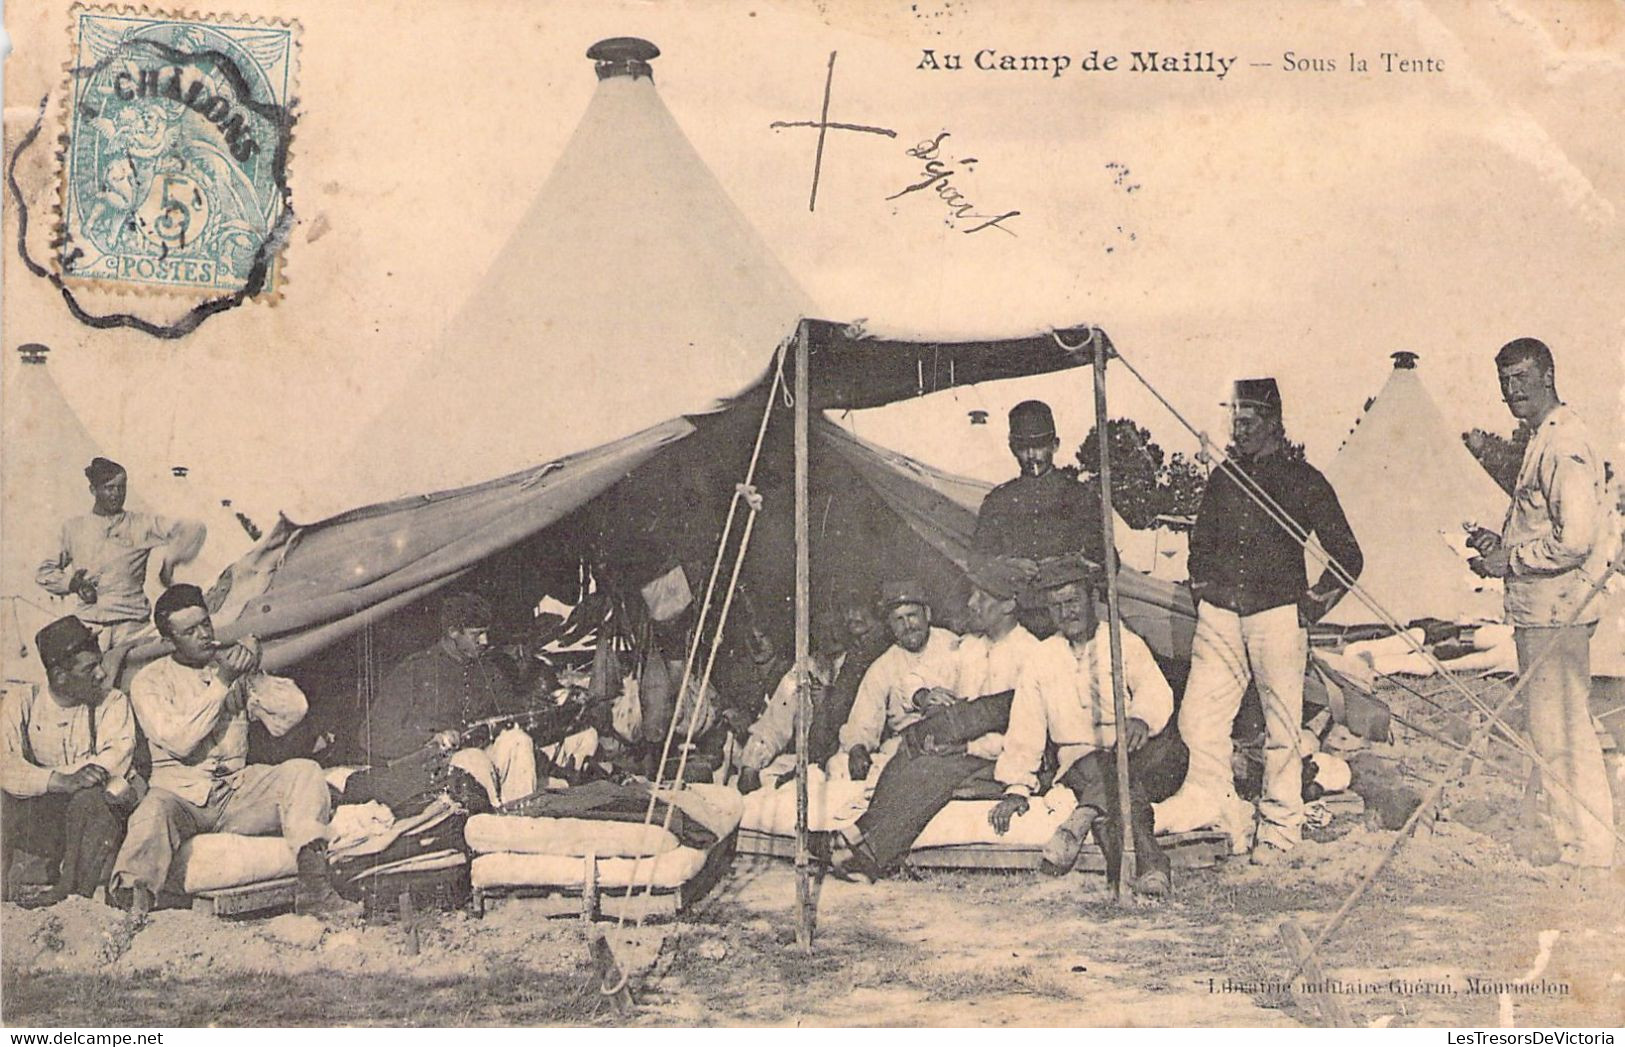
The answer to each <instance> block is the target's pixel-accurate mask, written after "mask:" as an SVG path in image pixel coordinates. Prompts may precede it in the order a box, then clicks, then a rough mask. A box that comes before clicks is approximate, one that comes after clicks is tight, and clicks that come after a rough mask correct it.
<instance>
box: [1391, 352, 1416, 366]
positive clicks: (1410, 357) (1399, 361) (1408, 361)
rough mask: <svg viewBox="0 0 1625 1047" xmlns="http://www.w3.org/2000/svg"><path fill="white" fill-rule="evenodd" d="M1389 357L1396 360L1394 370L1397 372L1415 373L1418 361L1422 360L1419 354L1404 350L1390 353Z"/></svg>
mask: <svg viewBox="0 0 1625 1047" xmlns="http://www.w3.org/2000/svg"><path fill="white" fill-rule="evenodd" d="M1388 355H1389V356H1391V357H1393V358H1394V370H1396V371H1414V370H1416V361H1417V360H1418V359H1420V356H1419V354H1417V353H1412V352H1407V351H1404V350H1401V351H1400V352H1397V353H1389V354H1388Z"/></svg>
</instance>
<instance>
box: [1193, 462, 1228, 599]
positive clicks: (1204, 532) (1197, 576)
mask: <svg viewBox="0 0 1625 1047" xmlns="http://www.w3.org/2000/svg"><path fill="white" fill-rule="evenodd" d="M1223 476H1224V470H1223V468H1222V467H1221V468H1218V469H1214V470H1213V472H1212V473H1211V474H1210V476H1209V477H1208V482H1207V488H1206V489H1205V490H1203V492H1202V502H1201V505H1199V506H1198V507H1197V510H1196V523H1195V524H1194V525H1193V526H1192V527H1191V537H1190V542H1189V544H1188V549H1187V556H1186V559H1185V565H1186V566H1185V570H1186V573H1187V574H1189V575H1190V580H1191V590H1192V591H1193V592H1195V593H1196V594H1197V595H1198V596H1200V595H1201V592H1202V588H1203V587H1204V586H1206V585H1207V584H1208V582H1209V581H1211V580H1212V561H1213V556H1214V552H1215V549H1214V547H1215V545H1216V540H1215V535H1214V532H1215V531H1216V530H1217V529H1218V519H1217V518H1218V515H1219V499H1218V497H1217V496H1216V494H1215V491H1216V488H1217V487H1218V485H1219V484H1221V483H1224V482H1225V481H1224V479H1223Z"/></svg>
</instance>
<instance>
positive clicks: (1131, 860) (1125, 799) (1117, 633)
mask: <svg viewBox="0 0 1625 1047" xmlns="http://www.w3.org/2000/svg"><path fill="white" fill-rule="evenodd" d="M1106 353H1107V343H1106V340H1105V339H1104V337H1102V336H1100V335H1098V334H1097V335H1096V336H1095V371H1094V373H1095V438H1096V441H1097V442H1098V443H1099V444H1100V524H1101V530H1102V532H1103V533H1104V535H1105V543H1106V632H1107V635H1108V636H1109V637H1110V640H1111V651H1112V714H1113V717H1114V722H1115V723H1116V724H1117V816H1118V818H1119V819H1120V822H1119V824H1120V826H1121V831H1120V833H1119V835H1120V837H1121V840H1122V858H1121V859H1120V861H1119V864H1118V868H1117V901H1118V903H1119V904H1127V903H1128V901H1129V889H1130V885H1131V884H1132V883H1133V882H1134V876H1135V870H1136V866H1137V864H1138V863H1137V862H1136V861H1135V854H1134V823H1133V820H1132V818H1131V817H1130V811H1131V809H1132V807H1131V804H1130V798H1129V783H1128V746H1126V745H1124V744H1123V732H1124V731H1125V730H1126V729H1127V727H1128V708H1127V704H1128V703H1127V702H1126V701H1125V700H1124V698H1123V621H1122V618H1121V616H1120V614H1119V612H1118V606H1117V540H1116V536H1115V534H1114V533H1113V532H1114V528H1113V527H1112V515H1113V514H1112V460H1111V451H1110V447H1111V439H1110V436H1111V432H1110V430H1111V426H1110V424H1109V419H1108V418H1107V416H1106Z"/></svg>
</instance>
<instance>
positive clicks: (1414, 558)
mask: <svg viewBox="0 0 1625 1047" xmlns="http://www.w3.org/2000/svg"><path fill="white" fill-rule="evenodd" d="M1393 355H1394V369H1393V371H1392V372H1391V373H1390V374H1389V376H1388V381H1387V383H1386V384H1385V385H1384V386H1383V387H1382V391H1381V392H1379V393H1378V394H1377V396H1376V398H1375V399H1374V400H1373V401H1372V402H1371V405H1370V407H1368V408H1367V409H1366V412H1365V414H1364V416H1362V417H1361V419H1360V421H1359V423H1358V425H1357V427H1356V428H1355V430H1354V432H1353V434H1352V435H1350V436H1349V438H1348V440H1347V441H1345V442H1344V444H1343V447H1342V449H1341V450H1339V451H1338V453H1337V457H1336V458H1334V459H1333V460H1332V463H1331V465H1330V467H1329V468H1327V470H1326V478H1327V479H1328V480H1330V481H1331V484H1332V487H1333V488H1334V489H1336V491H1337V496H1338V500H1339V501H1341V502H1342V504H1343V511H1344V513H1346V514H1347V516H1348V519H1349V523H1350V525H1351V526H1352V527H1353V528H1354V535H1355V537H1356V538H1358V539H1359V541H1360V548H1361V550H1362V551H1363V552H1364V554H1365V570H1364V572H1363V573H1362V574H1361V577H1360V583H1361V585H1362V586H1364V587H1365V589H1366V591H1367V592H1369V593H1370V594H1371V596H1372V597H1373V598H1374V599H1375V600H1376V601H1377V602H1378V603H1379V604H1381V605H1382V606H1383V607H1384V608H1385V609H1387V611H1388V613H1389V614H1391V615H1393V616H1394V617H1395V618H1397V619H1398V620H1399V621H1400V622H1401V623H1406V622H1410V621H1414V620H1416V619H1418V618H1425V617H1432V618H1442V619H1446V620H1451V621H1467V620H1474V619H1493V620H1499V618H1500V616H1501V590H1500V585H1499V583H1493V584H1487V583H1486V582H1485V581H1484V579H1481V578H1479V577H1478V576H1477V575H1475V574H1473V572H1472V571H1471V570H1470V569H1469V568H1468V567H1467V562H1466V560H1465V559H1463V558H1462V557H1461V556H1459V555H1457V553H1456V552H1455V551H1453V550H1452V549H1451V547H1450V546H1449V545H1448V544H1447V542H1446V536H1451V537H1459V536H1461V535H1462V534H1463V533H1464V532H1463V531H1462V523H1463V522H1464V521H1468V520H1471V521H1473V522H1475V523H1479V524H1482V525H1483V526H1485V527H1488V528H1490V529H1492V530H1497V531H1498V530H1500V528H1501V522H1502V518H1503V517H1504V516H1505V514H1506V508H1507V495H1506V492H1504V491H1502V490H1501V488H1500V487H1499V486H1498V485H1497V484H1496V483H1495V481H1494V480H1492V479H1490V475H1489V474H1488V473H1487V472H1485V471H1484V467H1483V466H1481V465H1479V464H1478V461H1477V459H1475V458H1474V457H1473V456H1472V454H1471V453H1469V452H1468V450H1467V448H1466V446H1465V445H1463V443H1462V441H1461V438H1460V436H1459V435H1458V434H1457V432H1456V431H1455V430H1454V429H1453V428H1452V427H1451V426H1450V425H1449V423H1447V422H1446V421H1445V418H1444V415H1443V414H1441V413H1440V411H1439V408H1438V405H1437V404H1436V403H1435V402H1434V399H1433V397H1432V396H1431V395H1430V394H1429V393H1428V391H1427V387H1426V386H1424V385H1423V384H1422V379H1421V375H1420V374H1419V372H1418V371H1417V369H1416V360H1417V357H1416V354H1414V353H1395V354H1393ZM1320 570H1321V568H1320V565H1319V563H1318V561H1316V560H1313V559H1311V560H1310V573H1311V577H1318V576H1319V573H1320ZM1327 621H1328V622H1329V623H1331V624H1339V625H1354V624H1360V623H1366V622H1376V621H1378V617H1377V615H1376V614H1375V613H1374V612H1373V611H1371V609H1370V608H1368V607H1366V606H1365V604H1364V603H1362V602H1361V601H1360V600H1358V599H1357V598H1355V597H1353V596H1348V597H1344V599H1343V601H1342V602H1341V603H1339V604H1338V605H1337V606H1336V607H1335V608H1333V609H1332V613H1331V614H1330V615H1329V616H1327Z"/></svg>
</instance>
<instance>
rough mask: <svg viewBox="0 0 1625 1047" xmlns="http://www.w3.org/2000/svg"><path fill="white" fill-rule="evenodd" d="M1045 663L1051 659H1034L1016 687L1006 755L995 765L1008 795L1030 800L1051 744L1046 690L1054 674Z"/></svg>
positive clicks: (1006, 736) (994, 767) (1036, 786)
mask: <svg viewBox="0 0 1625 1047" xmlns="http://www.w3.org/2000/svg"><path fill="white" fill-rule="evenodd" d="M1046 661H1048V659H1044V658H1042V656H1035V657H1034V658H1033V660H1032V661H1031V662H1029V663H1028V664H1027V668H1026V670H1025V671H1024V672H1022V674H1021V680H1020V682H1019V683H1017V684H1016V696H1015V698H1013V699H1012V700H1011V702H1010V726H1009V727H1008V728H1006V729H1005V732H1004V751H1003V752H1001V753H1000V754H999V759H998V762H997V763H995V764H994V765H993V777H994V779H995V780H996V781H998V782H999V783H1000V784H1002V785H1003V786H1004V789H1005V792H1006V793H1013V794H1016V795H1018V796H1031V795H1032V794H1033V793H1034V792H1036V791H1038V766H1039V764H1040V762H1042V760H1043V758H1044V743H1045V742H1047V741H1048V740H1049V723H1048V721H1047V718H1046V715H1045V709H1046V705H1045V694H1044V689H1045V686H1046V685H1047V684H1048V682H1049V681H1050V679H1051V676H1052V675H1053V671H1052V670H1051V668H1050V667H1049V666H1048V665H1046V664H1045V662H1046Z"/></svg>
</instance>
